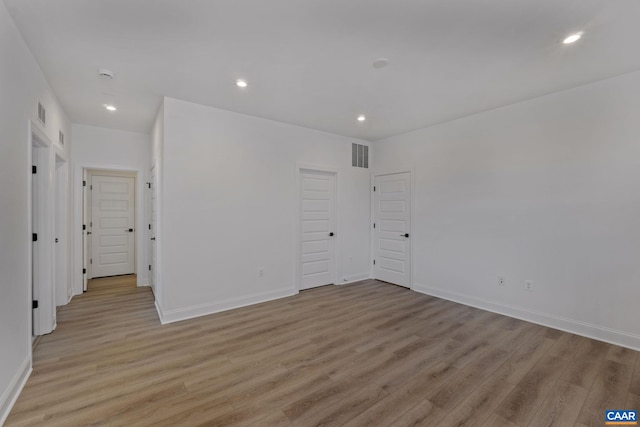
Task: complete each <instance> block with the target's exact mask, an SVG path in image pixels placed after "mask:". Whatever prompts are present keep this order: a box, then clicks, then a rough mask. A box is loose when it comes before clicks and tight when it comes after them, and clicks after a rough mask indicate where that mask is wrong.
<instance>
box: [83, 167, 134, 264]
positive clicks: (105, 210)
mask: <svg viewBox="0 0 640 427" xmlns="http://www.w3.org/2000/svg"><path fill="white" fill-rule="evenodd" d="M134 186H135V180H134V178H130V177H119V176H101V175H93V176H92V178H91V224H92V226H91V231H92V239H91V244H92V250H91V261H90V263H91V277H105V276H116V275H120V274H133V273H134V272H135V264H134V261H135V237H134V224H135V222H134V221H135V214H134V203H135V199H134Z"/></svg>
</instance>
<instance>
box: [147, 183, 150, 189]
mask: <svg viewBox="0 0 640 427" xmlns="http://www.w3.org/2000/svg"><path fill="white" fill-rule="evenodd" d="M147 186H148V187H149V190H151V183H150V182H147Z"/></svg>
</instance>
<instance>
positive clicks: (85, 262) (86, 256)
mask: <svg viewBox="0 0 640 427" xmlns="http://www.w3.org/2000/svg"><path fill="white" fill-rule="evenodd" d="M88 181H89V174H88V172H87V170H86V169H83V170H82V291H83V292H86V291H87V279H88V277H89V276H88V273H87V272H88V271H89V260H90V259H91V232H90V231H89V222H90V221H91V219H90V218H91V212H90V211H91V207H90V206H91V197H90V195H91V193H90V192H89V185H88V184H87V182H88Z"/></svg>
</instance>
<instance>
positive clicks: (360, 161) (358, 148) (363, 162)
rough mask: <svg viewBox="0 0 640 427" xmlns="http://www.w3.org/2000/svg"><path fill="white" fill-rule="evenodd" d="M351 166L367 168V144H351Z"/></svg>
mask: <svg viewBox="0 0 640 427" xmlns="http://www.w3.org/2000/svg"><path fill="white" fill-rule="evenodd" d="M351 166H353V167H356V168H369V146H367V145H361V144H351Z"/></svg>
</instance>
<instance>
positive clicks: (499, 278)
mask: <svg viewBox="0 0 640 427" xmlns="http://www.w3.org/2000/svg"><path fill="white" fill-rule="evenodd" d="M498 286H504V276H498Z"/></svg>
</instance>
